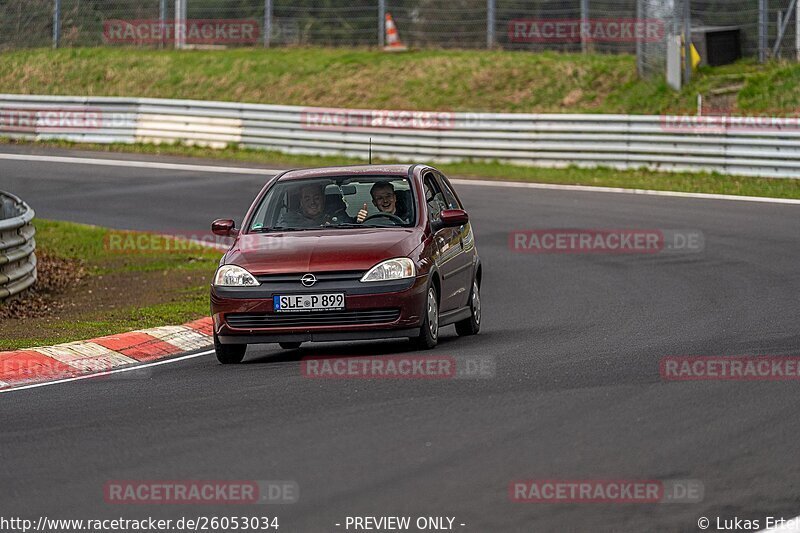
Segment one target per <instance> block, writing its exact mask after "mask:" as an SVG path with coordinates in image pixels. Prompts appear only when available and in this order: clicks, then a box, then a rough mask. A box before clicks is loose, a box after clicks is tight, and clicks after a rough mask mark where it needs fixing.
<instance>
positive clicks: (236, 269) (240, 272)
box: [214, 265, 260, 287]
mask: <svg viewBox="0 0 800 533" xmlns="http://www.w3.org/2000/svg"><path fill="white" fill-rule="evenodd" d="M214 285H215V286H217V287H258V286H259V285H260V283H259V282H258V280H257V279H256V278H255V276H253V275H252V274H251V273H250V272H248V271H247V270H245V269H243V268H242V267H240V266H236V265H222V266H221V267H219V268H218V269H217V273H216V274H215V275H214Z"/></svg>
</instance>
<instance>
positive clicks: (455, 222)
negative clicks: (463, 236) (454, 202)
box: [439, 209, 469, 228]
mask: <svg viewBox="0 0 800 533" xmlns="http://www.w3.org/2000/svg"><path fill="white" fill-rule="evenodd" d="M439 217H440V218H441V219H442V227H445V228H452V227H456V226H463V225H464V224H466V223H467V222H469V215H467V212H466V211H464V210H463V209H444V210H443V211H442V212H441V213H440V214H439Z"/></svg>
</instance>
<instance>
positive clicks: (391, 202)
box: [356, 181, 411, 224]
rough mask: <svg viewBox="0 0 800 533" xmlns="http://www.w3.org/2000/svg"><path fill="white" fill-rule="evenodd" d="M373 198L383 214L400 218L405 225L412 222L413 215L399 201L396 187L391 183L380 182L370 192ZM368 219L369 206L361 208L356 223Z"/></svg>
mask: <svg viewBox="0 0 800 533" xmlns="http://www.w3.org/2000/svg"><path fill="white" fill-rule="evenodd" d="M369 193H370V195H371V196H372V204H373V205H374V206H375V207H377V208H378V211H380V212H381V213H387V214H390V215H394V216H396V217H398V218H400V219H401V220H402V221H403V223H404V224H408V223H410V222H411V213H410V211H409V209H408V206H406V205H404V204H403V203H402V202H398V201H397V194H395V192H394V185H392V183H391V182H390V181H379V182H378V183H376V184H375V185H373V186H372V189H370V191H369ZM367 217H368V213H367V204H364V207H362V208H361V211H359V212H358V216H356V222H358V223H362V222H364V220H365V219H366V218H367Z"/></svg>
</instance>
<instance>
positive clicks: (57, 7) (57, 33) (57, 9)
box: [53, 0, 61, 48]
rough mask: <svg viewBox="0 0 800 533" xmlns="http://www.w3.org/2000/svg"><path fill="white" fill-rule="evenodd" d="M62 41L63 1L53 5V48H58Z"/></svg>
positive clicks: (57, 1)
mask: <svg viewBox="0 0 800 533" xmlns="http://www.w3.org/2000/svg"><path fill="white" fill-rule="evenodd" d="M60 41H61V0H55V2H54V4H53V48H58V45H59V44H60Z"/></svg>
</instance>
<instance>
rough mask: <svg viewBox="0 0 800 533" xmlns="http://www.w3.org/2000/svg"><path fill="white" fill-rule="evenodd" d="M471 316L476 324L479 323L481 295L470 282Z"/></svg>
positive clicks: (473, 283) (474, 284)
mask: <svg viewBox="0 0 800 533" xmlns="http://www.w3.org/2000/svg"><path fill="white" fill-rule="evenodd" d="M472 316H474V317H475V323H476V324H480V323H481V293H480V289H479V288H478V284H477V283H476V282H472Z"/></svg>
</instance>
